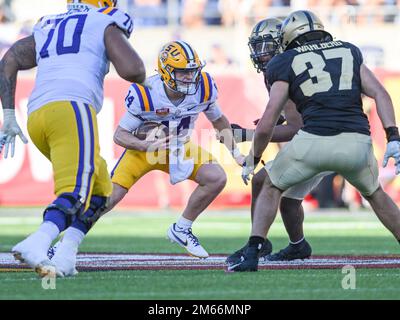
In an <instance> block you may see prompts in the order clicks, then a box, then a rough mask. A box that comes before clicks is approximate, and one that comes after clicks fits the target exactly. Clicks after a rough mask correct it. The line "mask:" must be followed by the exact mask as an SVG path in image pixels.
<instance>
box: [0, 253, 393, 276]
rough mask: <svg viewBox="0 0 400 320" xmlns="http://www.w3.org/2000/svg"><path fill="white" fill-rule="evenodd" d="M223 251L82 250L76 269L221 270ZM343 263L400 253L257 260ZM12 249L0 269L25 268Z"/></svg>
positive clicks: (378, 264) (362, 264)
mask: <svg viewBox="0 0 400 320" xmlns="http://www.w3.org/2000/svg"><path fill="white" fill-rule="evenodd" d="M225 259H226V256H225V255H211V256H210V257H209V258H207V259H197V258H193V257H190V256H187V255H180V254H150V253H145V254H134V253H132V254H126V253H116V254H113V253H82V254H79V255H78V259H77V269H78V270H79V271H107V270H218V269H219V270H221V269H225V267H226V266H225ZM345 265H352V266H354V267H355V268H400V256H312V257H311V258H310V259H306V260H295V261H288V262H269V261H262V260H260V263H259V269H337V268H341V267H343V266H345ZM27 270H29V268H28V266H26V265H24V264H19V263H18V262H17V261H15V260H14V258H13V256H12V255H11V253H0V271H2V272H12V271H27Z"/></svg>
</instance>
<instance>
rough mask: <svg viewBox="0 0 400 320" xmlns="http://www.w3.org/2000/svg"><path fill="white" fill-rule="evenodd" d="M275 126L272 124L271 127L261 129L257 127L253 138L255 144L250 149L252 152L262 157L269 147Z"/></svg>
mask: <svg viewBox="0 0 400 320" xmlns="http://www.w3.org/2000/svg"><path fill="white" fill-rule="evenodd" d="M273 131H274V128H273V126H271V128H270V129H265V130H263V129H260V128H258V127H257V129H256V131H255V133H254V138H253V145H252V148H251V151H250V154H251V155H253V156H255V157H257V158H260V157H261V156H262V154H263V152H264V150H265V149H266V148H267V146H268V144H269V142H270V140H271V138H272V135H273Z"/></svg>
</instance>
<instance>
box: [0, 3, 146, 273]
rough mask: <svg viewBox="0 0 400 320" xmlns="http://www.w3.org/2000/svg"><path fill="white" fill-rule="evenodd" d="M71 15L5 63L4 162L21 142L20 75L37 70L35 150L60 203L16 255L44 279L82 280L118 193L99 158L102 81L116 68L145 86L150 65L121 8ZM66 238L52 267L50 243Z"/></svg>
mask: <svg viewBox="0 0 400 320" xmlns="http://www.w3.org/2000/svg"><path fill="white" fill-rule="evenodd" d="M67 2H68V11H67V12H66V13H63V14H59V15H52V16H45V17H43V18H41V19H40V20H39V22H38V23H37V24H36V25H35V27H34V29H33V35H31V36H29V37H27V38H24V39H21V40H20V41H18V42H16V43H15V44H14V45H13V46H12V47H11V48H10V50H9V51H8V52H7V53H6V54H5V56H4V58H3V59H2V61H1V62H0V82H1V83H2V85H1V86H0V96H1V102H2V105H3V109H4V123H3V127H2V130H1V134H0V136H3V137H4V136H5V156H6V157H7V154H8V150H9V147H10V146H11V156H13V155H14V144H15V137H16V135H20V137H21V138H22V140H23V141H24V142H27V141H26V138H25V137H24V136H23V134H22V132H21V129H20V128H19V126H18V124H17V122H16V120H15V87H16V76H17V73H18V71H19V70H24V69H30V68H33V67H35V66H37V67H38V70H37V77H36V81H35V88H34V89H33V92H32V94H31V96H30V99H29V103H28V131H29V135H30V138H31V140H32V142H33V143H34V144H35V145H36V147H37V148H38V149H39V150H40V152H41V153H42V154H43V155H44V156H45V157H47V158H48V159H49V161H51V163H52V166H53V170H54V186H55V190H54V193H55V194H56V196H57V198H56V199H55V200H54V201H53V202H52V203H51V204H50V205H49V206H48V207H47V208H46V209H45V211H44V215H43V219H44V222H43V223H42V225H41V226H40V227H39V230H38V231H36V232H35V233H33V234H32V235H30V236H29V237H28V238H26V239H25V240H23V241H22V242H20V243H18V244H17V245H16V246H14V248H13V249H12V251H13V254H14V257H15V258H16V259H17V260H19V261H22V262H26V263H27V264H28V265H30V266H31V267H32V268H33V269H34V270H35V271H36V272H37V273H38V274H39V275H40V276H45V275H48V274H50V273H56V274H57V275H59V276H68V275H73V274H75V273H76V270H75V260H76V253H77V251H78V246H79V244H80V242H81V241H82V239H83V237H84V235H85V234H86V233H87V232H88V230H89V229H90V227H91V225H92V224H93V223H94V221H96V219H97V217H98V216H99V212H100V211H101V210H103V209H104V207H105V206H106V203H107V201H108V197H109V196H110V194H111V191H112V184H111V180H110V177H109V174H108V170H107V164H106V162H105V160H104V159H102V158H101V156H100V146H99V138H98V132H97V118H96V115H97V113H98V112H99V111H100V109H101V106H102V103H103V81H104V77H105V75H106V73H107V72H108V69H109V64H110V62H111V63H113V65H114V66H115V69H116V70H117V72H118V74H119V75H120V76H121V77H122V78H124V79H125V80H127V81H131V82H139V83H141V82H143V81H144V80H145V78H146V74H145V68H144V64H143V61H142V60H141V58H140V57H139V55H138V54H137V53H136V51H135V50H134V49H133V48H132V47H131V45H130V44H129V42H128V37H129V36H130V34H131V32H132V30H133V21H132V19H131V17H130V16H129V15H128V14H126V13H124V12H122V11H120V10H119V9H117V8H116V7H115V5H116V1H112V0H104V1H95V0H79V1H78V0H68V1H67ZM64 230H66V231H65V234H64V238H63V239H64V240H63V242H62V243H61V244H60V246H59V248H58V251H57V253H56V255H55V256H54V257H53V259H52V260H51V261H50V260H49V259H48V258H47V251H48V249H49V246H50V244H51V242H52V241H53V240H54V239H55V238H56V237H57V236H58V235H59V233H60V232H62V231H64Z"/></svg>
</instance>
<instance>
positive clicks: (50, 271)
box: [11, 232, 61, 278]
mask: <svg viewBox="0 0 400 320" xmlns="http://www.w3.org/2000/svg"><path fill="white" fill-rule="evenodd" d="M46 237H48V236H47V235H46V234H45V233H41V232H40V233H39V232H36V233H33V234H31V235H30V236H29V237H28V238H26V239H25V240H23V241H21V242H19V243H18V244H17V245H15V246H14V247H13V248H12V251H11V252H12V254H13V256H14V258H15V260H17V261H19V262H21V263H26V264H28V265H29V266H30V267H31V268H32V269H33V270H35V272H36V273H37V274H38V275H39V277H41V278H43V277H45V276H54V275H55V274H57V275H59V276H61V274H60V273H59V272H58V271H57V270H56V268H55V265H54V264H53V263H52V262H51V261H50V260H49V259H48V258H47V255H46V252H47V249H48V248H47V246H48V245H47V244H48V243H49V242H50V239H46Z"/></svg>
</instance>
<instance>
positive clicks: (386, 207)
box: [364, 187, 400, 243]
mask: <svg viewBox="0 0 400 320" xmlns="http://www.w3.org/2000/svg"><path fill="white" fill-rule="evenodd" d="M364 197H365V199H367V201H368V202H369V203H370V205H371V207H372V209H373V210H374V212H375V214H376V215H377V217H378V218H379V220H380V221H381V222H382V224H383V225H384V226H385V227H386V228H387V229H388V230H389V231H390V232H391V233H392V234H393V236H394V237H395V238H396V240H397V241H398V242H399V243H400V210H399V208H398V207H397V205H396V204H395V203H394V201H393V200H392V199H391V198H390V197H389V195H388V194H387V193H386V192H385V191H384V190H383V189H382V188H381V187H379V188H378V189H377V190H376V191H375V192H374V193H373V194H371V195H370V196H368V195H364Z"/></svg>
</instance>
